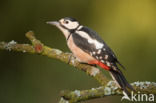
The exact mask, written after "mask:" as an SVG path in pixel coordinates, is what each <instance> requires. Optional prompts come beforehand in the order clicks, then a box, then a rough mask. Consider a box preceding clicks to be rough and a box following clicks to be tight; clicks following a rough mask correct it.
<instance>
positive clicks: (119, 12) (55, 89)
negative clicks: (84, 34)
mask: <svg viewBox="0 0 156 103" xmlns="http://www.w3.org/2000/svg"><path fill="white" fill-rule="evenodd" d="M66 16H70V17H74V18H76V19H78V20H79V21H80V23H81V24H83V25H86V26H88V27H91V28H93V29H94V30H95V31H97V32H98V33H99V35H100V36H101V37H102V38H103V39H104V40H105V41H106V42H107V44H108V45H109V46H110V47H111V48H113V50H114V52H115V53H116V55H117V56H118V58H119V60H120V61H121V63H122V64H123V65H124V66H125V67H126V68H127V70H126V71H123V72H124V74H125V76H126V78H127V79H128V81H129V82H134V81H156V75H155V72H156V63H155V62H156V0H103V1H102V0H44V1H43V0H1V1H0V41H11V40H15V41H17V42H18V43H29V41H28V40H27V39H26V38H25V35H24V34H25V33H26V32H27V31H29V30H33V31H34V32H35V34H36V36H37V38H38V39H40V40H41V41H42V42H43V43H45V44H46V45H48V46H50V47H54V48H58V49H61V50H63V51H69V49H68V48H67V46H66V43H65V38H64V36H63V34H62V33H61V32H60V31H59V30H58V29H57V28H55V27H53V26H50V25H47V24H46V23H45V22H46V21H50V20H58V19H60V18H62V17H66ZM103 72H104V74H106V75H107V73H106V71H103ZM98 86H99V84H98V83H97V81H95V80H94V79H93V78H91V77H89V76H87V75H86V74H85V73H84V72H82V71H78V70H77V69H75V68H73V67H71V66H69V65H67V64H65V63H62V62H60V61H58V60H54V59H50V58H47V57H44V56H39V55H31V54H23V53H17V52H7V51H2V50H0V103H56V102H57V101H58V100H59V98H60V97H59V92H60V91H61V90H64V89H68V90H75V89H80V90H82V89H89V88H92V87H98ZM120 99H121V97H119V96H117V97H116V96H114V97H106V98H104V99H95V100H90V101H88V102H87V103H104V102H105V103H120Z"/></svg>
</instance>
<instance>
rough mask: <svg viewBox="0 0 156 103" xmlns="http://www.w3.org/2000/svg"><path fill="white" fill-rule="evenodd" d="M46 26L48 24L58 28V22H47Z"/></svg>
mask: <svg viewBox="0 0 156 103" xmlns="http://www.w3.org/2000/svg"><path fill="white" fill-rule="evenodd" d="M46 23H47V24H50V25H54V26H57V27H58V26H59V22H58V21H48V22H46Z"/></svg>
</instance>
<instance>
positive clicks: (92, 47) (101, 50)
mask: <svg viewBox="0 0 156 103" xmlns="http://www.w3.org/2000/svg"><path fill="white" fill-rule="evenodd" d="M47 24H50V25H54V26H56V27H57V28H58V29H59V30H60V31H61V32H62V33H63V34H64V36H65V38H66V42H67V45H68V47H69V49H70V51H71V52H72V54H73V55H74V57H76V58H77V59H78V61H79V62H80V63H86V64H88V65H95V66H99V67H101V68H102V69H104V70H106V71H109V73H110V75H111V76H112V78H113V80H114V81H115V82H116V84H117V85H118V87H119V88H121V89H122V90H123V92H125V93H126V94H128V95H130V92H129V90H131V91H134V89H133V87H132V86H131V85H130V84H129V83H128V81H127V80H126V78H125V76H124V75H123V73H122V71H121V70H120V69H119V66H120V67H122V68H124V69H125V67H124V66H123V65H122V64H121V63H120V62H119V60H118V59H117V56H116V55H115V53H114V52H113V51H112V49H111V48H110V47H109V46H108V45H107V44H106V43H105V41H104V40H103V39H102V38H101V37H100V36H99V35H98V33H97V32H95V31H94V30H92V29H90V28H89V27H87V26H83V25H82V24H80V23H79V21H77V20H76V19H75V18H72V17H64V18H61V19H60V20H58V21H48V22H47ZM117 64H118V65H119V66H118V65H117Z"/></svg>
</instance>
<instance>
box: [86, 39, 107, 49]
mask: <svg viewBox="0 0 156 103" xmlns="http://www.w3.org/2000/svg"><path fill="white" fill-rule="evenodd" d="M88 43H90V44H94V45H95V47H96V49H101V48H103V46H104V44H103V43H100V42H98V41H97V40H94V39H88Z"/></svg>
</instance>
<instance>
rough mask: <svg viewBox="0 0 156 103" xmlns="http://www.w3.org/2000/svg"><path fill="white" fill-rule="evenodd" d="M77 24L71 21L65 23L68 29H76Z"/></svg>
mask: <svg viewBox="0 0 156 103" xmlns="http://www.w3.org/2000/svg"><path fill="white" fill-rule="evenodd" d="M78 25H79V24H78V22H72V23H68V24H65V27H66V28H68V29H76V28H77V27H78Z"/></svg>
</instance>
